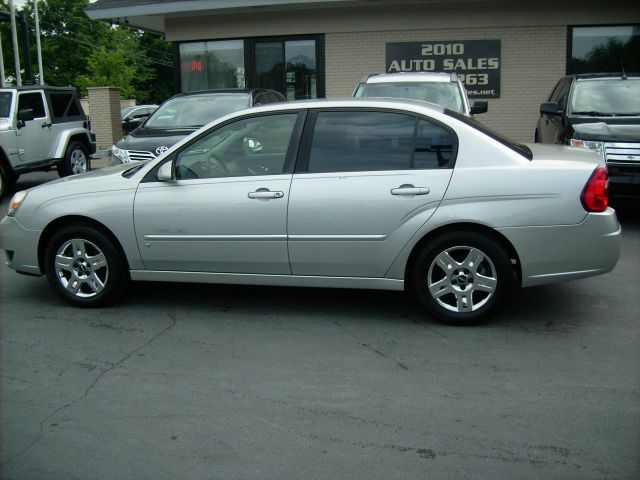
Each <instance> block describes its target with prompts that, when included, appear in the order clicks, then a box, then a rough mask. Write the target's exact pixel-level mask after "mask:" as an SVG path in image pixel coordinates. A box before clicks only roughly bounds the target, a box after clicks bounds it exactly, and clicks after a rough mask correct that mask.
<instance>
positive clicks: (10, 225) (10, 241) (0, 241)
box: [0, 216, 42, 275]
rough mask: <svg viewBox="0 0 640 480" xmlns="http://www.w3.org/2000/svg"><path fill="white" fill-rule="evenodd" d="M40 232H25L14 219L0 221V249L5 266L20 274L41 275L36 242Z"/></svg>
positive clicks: (8, 218) (7, 218)
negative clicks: (2, 251) (3, 255)
mask: <svg viewBox="0 0 640 480" xmlns="http://www.w3.org/2000/svg"><path fill="white" fill-rule="evenodd" d="M41 233H42V232H40V231H36V230H27V229H26V228H24V227H23V226H22V225H20V223H19V222H18V221H17V220H16V219H15V218H14V217H7V216H5V217H4V218H3V219H2V220H1V221H0V249H1V250H4V251H5V257H6V262H7V266H8V267H9V268H12V269H14V270H15V271H17V272H20V273H26V274H29V275H42V272H41V271H40V265H39V261H38V242H39V240H40V234H41Z"/></svg>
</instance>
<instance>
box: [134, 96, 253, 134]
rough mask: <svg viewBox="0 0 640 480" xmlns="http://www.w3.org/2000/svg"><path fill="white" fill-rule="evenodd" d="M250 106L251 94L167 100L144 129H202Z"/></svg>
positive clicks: (185, 97)
mask: <svg viewBox="0 0 640 480" xmlns="http://www.w3.org/2000/svg"><path fill="white" fill-rule="evenodd" d="M248 106H249V94H239V93H230V94H216V95H187V96H184V97H175V98H172V99H170V100H167V101H166V102H165V103H164V104H162V105H161V106H160V108H158V109H157V110H156V111H155V112H154V113H153V115H151V116H150V117H149V119H148V120H147V121H146V123H145V124H144V128H185V127H201V126H203V125H205V124H207V123H209V122H211V121H213V120H215V119H216V118H220V117H223V116H225V115H227V114H229V113H233V112H236V111H238V110H242V109H243V108H247V107H248Z"/></svg>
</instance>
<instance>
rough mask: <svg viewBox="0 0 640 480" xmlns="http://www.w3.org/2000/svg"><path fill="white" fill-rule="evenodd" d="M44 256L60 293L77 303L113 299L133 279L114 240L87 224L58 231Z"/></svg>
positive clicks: (96, 304) (92, 304)
mask: <svg viewBox="0 0 640 480" xmlns="http://www.w3.org/2000/svg"><path fill="white" fill-rule="evenodd" d="M80 245H81V247H80ZM100 254H102V255H103V257H100V256H99V255H100ZM58 255H60V257H58ZM44 258H45V269H46V272H47V279H48V280H49V283H51V285H52V287H53V289H54V290H55V291H56V293H57V294H58V295H60V296H61V297H62V298H64V299H65V300H66V301H68V302H69V303H71V304H73V305H76V306H80V307H100V306H104V305H108V304H110V303H113V302H114V301H115V300H117V299H118V298H119V297H120V296H121V295H122V293H123V292H124V290H125V288H126V287H127V285H128V283H129V281H130V278H129V269H128V268H127V264H126V261H125V260H124V258H123V257H122V254H121V253H120V251H119V250H118V249H117V247H116V246H115V245H114V244H113V241H112V240H111V239H109V237H108V236H106V235H105V234H104V233H102V232H101V231H99V230H97V229H95V228H91V227H88V226H81V225H78V226H68V227H64V228H62V229H61V230H59V231H58V232H56V233H55V234H54V235H53V236H52V237H51V239H50V240H49V242H48V244H47V248H46V251H45V257H44ZM102 264H104V266H100V265H102ZM98 280H99V282H98Z"/></svg>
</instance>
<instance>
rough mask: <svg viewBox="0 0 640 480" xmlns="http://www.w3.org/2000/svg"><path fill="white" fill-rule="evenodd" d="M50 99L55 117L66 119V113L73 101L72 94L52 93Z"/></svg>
mask: <svg viewBox="0 0 640 480" xmlns="http://www.w3.org/2000/svg"><path fill="white" fill-rule="evenodd" d="M49 98H50V99H51V108H52V109H53V116H54V117H56V118H59V117H64V112H66V111H67V106H68V105H69V103H70V102H71V100H72V99H73V95H72V94H70V93H51V94H49ZM76 115H77V114H76Z"/></svg>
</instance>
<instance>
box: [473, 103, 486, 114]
mask: <svg viewBox="0 0 640 480" xmlns="http://www.w3.org/2000/svg"><path fill="white" fill-rule="evenodd" d="M487 110H489V103H488V102H487V101H486V100H476V101H475V102H473V105H471V115H476V114H478V113H487Z"/></svg>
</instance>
